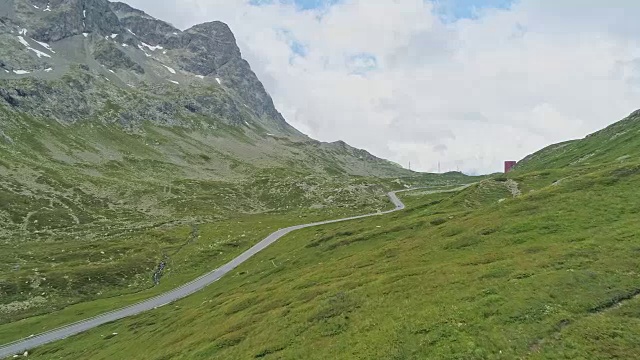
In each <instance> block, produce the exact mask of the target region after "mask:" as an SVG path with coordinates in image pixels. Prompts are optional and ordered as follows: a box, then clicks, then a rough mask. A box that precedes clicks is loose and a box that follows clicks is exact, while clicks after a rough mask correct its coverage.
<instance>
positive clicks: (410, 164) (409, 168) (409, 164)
mask: <svg viewBox="0 0 640 360" xmlns="http://www.w3.org/2000/svg"><path fill="white" fill-rule="evenodd" d="M409 170H411V161H409Z"/></svg>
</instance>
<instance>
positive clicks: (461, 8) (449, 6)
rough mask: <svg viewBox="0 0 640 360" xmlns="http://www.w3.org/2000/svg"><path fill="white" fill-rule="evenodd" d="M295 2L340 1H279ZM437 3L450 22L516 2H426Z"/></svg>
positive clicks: (323, 0)
mask: <svg viewBox="0 0 640 360" xmlns="http://www.w3.org/2000/svg"><path fill="white" fill-rule="evenodd" d="M274 1H278V0H250V2H251V3H252V4H254V5H260V4H270V3H273V2H274ZM279 1H281V2H291V1H292V2H293V3H295V4H296V5H297V6H298V7H299V8H300V9H301V10H311V9H318V8H324V7H329V6H331V5H333V4H336V3H338V2H340V0H279ZM425 1H433V2H434V3H436V5H437V7H438V9H439V11H440V13H441V14H442V15H443V16H444V17H445V18H447V19H449V20H456V19H460V18H473V17H475V15H476V13H477V11H478V10H482V9H487V8H507V7H509V6H510V5H511V4H512V3H513V2H514V1H515V0H425Z"/></svg>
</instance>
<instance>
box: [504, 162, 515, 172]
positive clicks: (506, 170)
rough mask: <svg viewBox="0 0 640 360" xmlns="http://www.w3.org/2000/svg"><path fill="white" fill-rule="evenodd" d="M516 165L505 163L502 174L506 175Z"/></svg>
mask: <svg viewBox="0 0 640 360" xmlns="http://www.w3.org/2000/svg"><path fill="white" fill-rule="evenodd" d="M517 164H518V162H517V161H505V162H504V173H505V174H506V173H508V172H509V171H511V170H513V168H514V167H515V166H516V165H517Z"/></svg>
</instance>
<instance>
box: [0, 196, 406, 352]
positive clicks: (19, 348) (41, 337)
mask: <svg viewBox="0 0 640 360" xmlns="http://www.w3.org/2000/svg"><path fill="white" fill-rule="evenodd" d="M410 190H417V189H407V190H400V191H393V192H390V193H388V194H387V195H388V196H389V199H390V200H391V202H392V203H393V204H394V205H395V208H394V209H392V210H388V211H383V212H378V213H373V214H366V215H360V216H353V217H348V218H344V219H337V220H328V221H320V222H316V223H311V224H303V225H295V226H291V227H288V228H284V229H280V230H278V231H276V232H274V233H272V234H271V235H269V236H267V237H266V238H264V239H263V240H262V241H260V242H259V243H257V244H256V245H254V246H253V247H251V248H250V249H249V250H247V251H245V252H244V253H242V254H241V255H240V256H238V257H236V258H235V259H233V260H231V261H230V262H228V263H227V264H225V265H223V266H221V267H219V268H218V269H216V270H213V271H211V272H209V273H207V274H204V275H203V276H201V277H199V278H197V279H195V280H193V281H191V282H189V283H187V284H184V285H182V286H180V287H178V288H176V289H173V290H171V291H169V292H166V293H164V294H161V295H158V296H156V297H153V298H150V299H148V300H144V301H142V302H139V303H137V304H134V305H131V306H127V307H124V308H122V309H118V310H115V311H111V312H107V313H104V314H101V315H98V316H95V317H92V318H90V319H86V320H82V321H78V322H76V323H73V324H69V325H65V326H62V327H59V328H57V329H54V330H50V331H47V332H44V333H41V334H38V335H34V336H30V337H28V338H24V339H21V340H18V341H15V342H12V343H9V344H6V345H2V346H1V347H0V359H3V358H6V357H10V356H13V355H15V354H22V353H24V352H25V351H28V350H29V349H33V348H36V347H38V346H42V345H45V344H48V343H51V342H54V341H57V340H62V339H65V338H67V337H69V336H72V335H76V334H79V333H81V332H84V331H87V330H90V329H93V328H95V327H98V326H100V325H103V324H106V323H109V322H112V321H116V320H119V319H122V318H125V317H129V316H134V315H138V314H140V313H142V312H145V311H149V310H152V309H155V308H158V307H160V306H164V305H167V304H169V303H172V302H174V301H176V300H179V299H182V298H185V297H187V296H189V295H191V294H193V293H195V292H196V291H199V290H201V289H203V288H204V287H206V286H208V285H210V284H212V283H214V282H215V281H217V280H218V279H220V278H221V277H223V276H224V275H225V274H227V273H229V272H230V271H231V270H233V269H235V268H236V267H238V266H239V265H240V264H242V263H243V262H245V261H247V260H248V259H249V258H250V257H252V256H253V255H255V254H257V253H259V252H260V251H262V250H264V249H265V248H266V247H267V246H269V245H271V244H273V243H274V242H276V241H277V240H278V239H280V238H281V237H283V236H285V235H287V234H288V233H290V232H292V231H295V230H300V229H304V228H308V227H312V226H318V225H326V224H333V223H338V222H343V221H349V220H356V219H362V218H366V217H371V216H378V215H384V214H389V213H392V212H395V211H399V210H403V209H404V208H405V206H404V204H403V203H402V201H400V199H399V198H398V196H396V193H399V192H402V191H410Z"/></svg>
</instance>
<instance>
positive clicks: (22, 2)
mask: <svg viewBox="0 0 640 360" xmlns="http://www.w3.org/2000/svg"><path fill="white" fill-rule="evenodd" d="M70 77H71V78H74V77H81V78H82V81H78V80H77V79H76V81H69V80H70ZM3 79H6V80H9V81H13V80H30V82H27V83H24V82H21V83H20V86H18V87H17V88H16V87H15V86H13V85H12V86H11V88H12V89H13V90H8V89H5V90H4V92H3V94H4V95H3V97H2V98H3V99H4V101H5V102H7V103H9V104H10V106H11V107H13V108H17V109H20V110H26V111H28V112H31V113H34V114H38V115H44V114H47V115H48V116H52V117H55V118H56V119H57V120H58V121H61V122H76V121H81V120H83V119H87V118H88V117H89V118H91V117H93V116H94V115H95V114H100V113H101V111H100V108H101V107H103V106H104V105H103V104H104V103H105V102H106V101H108V102H109V103H110V104H113V106H112V107H113V108H116V109H127V110H126V111H125V110H122V111H121V113H119V114H114V115H115V116H110V117H111V119H107V120H106V121H116V122H120V123H125V124H131V123H139V122H140V121H142V119H147V120H150V121H156V122H159V123H167V122H169V123H172V124H180V120H178V119H181V118H184V117H185V116H191V115H190V114H198V115H199V116H203V117H204V118H207V119H217V120H216V121H223V122H226V123H228V124H231V125H234V126H249V127H252V128H255V129H257V128H260V129H266V130H268V131H270V132H273V133H281V134H289V135H293V136H301V134H300V133H299V132H298V131H296V130H295V129H294V128H293V127H291V126H289V125H288V124H287V123H286V121H285V120H284V118H283V117H282V116H281V115H280V113H279V112H278V111H277V110H276V109H275V107H274V105H273V101H272V100H271V97H270V96H269V94H267V92H266V91H265V89H264V87H263V86H262V84H261V83H260V81H259V80H258V78H257V76H256V75H255V74H254V73H253V71H252V70H251V67H250V66H249V64H248V63H247V62H246V61H245V60H244V59H243V58H242V54H241V52H240V49H239V47H238V45H237V44H236V39H235V36H234V35H233V32H232V31H231V29H230V28H229V26H227V25H226V24H224V23H222V22H220V21H213V22H208V23H204V24H199V25H196V26H193V27H191V28H190V29H187V30H185V31H181V30H180V29H177V28H176V27H174V26H173V25H171V24H169V23H167V22H165V21H162V20H159V19H156V18H154V17H152V16H150V15H148V14H146V13H145V12H143V11H140V10H137V9H135V8H133V7H131V6H129V5H127V4H125V3H121V2H113V3H111V2H109V1H107V0H10V1H9V0H5V1H3V2H2V3H1V4H0V81H1V80H3ZM62 79H66V80H65V81H62V83H58V84H56V85H55V86H49V84H51V82H60V81H61V80H62ZM36 83H37V84H40V85H37V86H36V85H34V84H36ZM78 83H82V84H83V88H84V89H85V90H87V91H84V92H83V93H82V94H79V95H78V94H77V93H76V92H77V87H76V88H73V87H74V84H78ZM42 84H46V85H47V86H42ZM168 86H170V87H178V88H181V87H182V88H183V87H189V88H190V90H189V91H183V92H182V95H181V99H180V101H178V102H176V101H175V100H171V101H168V100H159V99H158V98H157V97H158V96H166V93H167V91H168V89H170V88H167V87H168ZM20 87H28V88H29V91H22V90H20ZM107 88H108V89H110V90H109V91H105V89H107ZM47 89H56V90H55V91H53V93H47V94H45V93H43V92H44V91H47ZM132 89H138V91H143V92H144V93H145V94H146V96H149V97H150V100H149V101H150V102H157V101H161V102H162V103H163V105H162V106H159V107H158V106H151V110H150V109H149V107H150V106H149V103H145V105H146V106H136V107H135V108H134V109H131V106H130V105H127V104H125V103H126V100H125V98H123V97H122V96H118V97H117V98H114V99H109V100H107V99H106V98H104V97H103V98H92V94H98V93H104V94H115V93H122V92H130V91H132ZM194 89H195V90H194ZM205 89H206V90H205ZM20 94H31V96H21V95H20ZM107 97H108V96H107ZM69 98H73V99H74V101H81V102H82V103H83V106H81V107H71V108H69V107H68V106H67V105H68V102H69ZM42 101H44V102H45V103H47V104H49V108H48V109H47V110H46V111H44V110H42V106H41V105H42ZM177 103H180V104H183V105H178V104H177ZM81 109H82V111H80V110H81ZM183 113H184V114H183ZM123 119H124V120H123Z"/></svg>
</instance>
